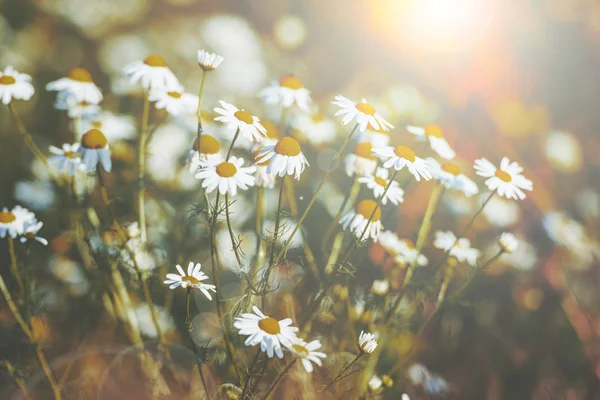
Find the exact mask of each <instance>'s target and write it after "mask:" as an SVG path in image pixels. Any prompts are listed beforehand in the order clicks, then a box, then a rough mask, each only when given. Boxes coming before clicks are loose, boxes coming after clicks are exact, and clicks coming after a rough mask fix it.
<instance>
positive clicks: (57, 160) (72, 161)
mask: <svg viewBox="0 0 600 400" xmlns="http://www.w3.org/2000/svg"><path fill="white" fill-rule="evenodd" d="M49 150H50V153H52V154H54V155H53V156H50V157H48V162H49V163H50V165H52V166H53V167H54V168H56V169H57V170H58V171H60V172H66V173H68V174H69V176H73V175H75V171H76V170H83V166H82V164H81V157H80V155H79V154H77V150H79V143H74V144H68V143H65V144H63V145H62V148H61V149H59V148H58V147H54V146H50V147H49Z"/></svg>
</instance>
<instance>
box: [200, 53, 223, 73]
mask: <svg viewBox="0 0 600 400" xmlns="http://www.w3.org/2000/svg"><path fill="white" fill-rule="evenodd" d="M222 62H223V57H221V56H220V55H218V54H215V53H209V52H208V51H205V50H198V65H199V66H200V68H202V70H203V71H205V72H207V71H212V70H214V69H217V68H218V67H219V65H221V63H222Z"/></svg>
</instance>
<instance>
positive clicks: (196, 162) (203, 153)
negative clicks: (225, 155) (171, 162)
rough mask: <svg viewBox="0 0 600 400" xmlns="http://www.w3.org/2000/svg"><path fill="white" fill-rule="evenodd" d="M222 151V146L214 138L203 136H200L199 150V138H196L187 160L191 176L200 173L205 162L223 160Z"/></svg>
mask: <svg viewBox="0 0 600 400" xmlns="http://www.w3.org/2000/svg"><path fill="white" fill-rule="evenodd" d="M220 150H221V145H220V144H219V141H218V140H217V139H215V138H214V136H211V135H207V134H202V136H200V148H198V138H196V140H194V144H193V145H192V150H190V152H189V154H188V157H187V160H186V164H187V166H188V169H189V171H190V174H193V173H195V172H196V171H198V169H199V168H200V166H201V165H202V163H203V162H205V161H209V160H210V161H219V160H220V159H221V153H219V151H220Z"/></svg>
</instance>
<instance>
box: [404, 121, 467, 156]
mask: <svg viewBox="0 0 600 400" xmlns="http://www.w3.org/2000/svg"><path fill="white" fill-rule="evenodd" d="M406 130H407V131H409V132H410V133H412V134H413V135H415V136H417V138H418V139H420V140H428V141H429V145H430V146H431V149H432V150H433V151H435V152H436V153H437V154H438V155H439V156H440V157H442V158H445V159H446V160H452V159H453V158H454V157H456V153H455V152H454V150H452V147H450V144H449V143H448V142H447V141H446V139H445V138H444V133H443V132H442V128H440V127H439V126H437V125H433V124H429V125H427V126H425V127H424V128H421V127H418V126H410V125H409V126H407V127H406Z"/></svg>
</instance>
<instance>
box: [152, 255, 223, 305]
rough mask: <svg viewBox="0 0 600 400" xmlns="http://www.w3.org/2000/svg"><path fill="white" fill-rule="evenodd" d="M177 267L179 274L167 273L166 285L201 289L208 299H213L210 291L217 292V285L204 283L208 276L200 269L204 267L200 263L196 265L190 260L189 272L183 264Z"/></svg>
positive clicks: (174, 287)
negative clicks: (184, 268) (182, 266)
mask: <svg viewBox="0 0 600 400" xmlns="http://www.w3.org/2000/svg"><path fill="white" fill-rule="evenodd" d="M175 268H177V272H179V275H177V274H167V280H165V281H164V282H163V283H164V284H165V285H170V286H169V289H176V288H178V287H179V286H181V287H182V288H184V289H187V288H193V289H199V290H200V291H201V292H202V293H204V295H205V296H206V298H207V299H209V300H212V296H211V295H210V293H209V291H210V290H212V291H213V292H215V293H216V292H217V291H216V286H215V285H209V284H206V283H202V281H204V280H206V279H208V276H207V275H206V274H205V273H204V272H202V271H200V268H202V266H201V265H200V263H198V264H195V265H194V263H193V262H190V263H189V264H188V268H187V274H186V273H185V271H184V270H183V268H181V265H179V264H177V265H176V266H175Z"/></svg>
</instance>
